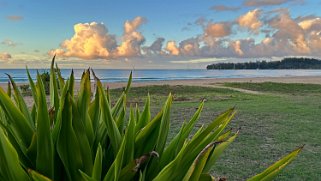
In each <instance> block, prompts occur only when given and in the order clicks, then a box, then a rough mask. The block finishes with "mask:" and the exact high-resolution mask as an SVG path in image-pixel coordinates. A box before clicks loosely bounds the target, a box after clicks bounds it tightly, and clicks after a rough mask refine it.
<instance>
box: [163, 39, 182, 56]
mask: <svg viewBox="0 0 321 181" xmlns="http://www.w3.org/2000/svg"><path fill="white" fill-rule="evenodd" d="M165 50H167V51H168V52H169V54H170V55H179V53H180V52H179V48H178V47H177V45H176V42H175V41H168V42H167V44H166V48H165Z"/></svg>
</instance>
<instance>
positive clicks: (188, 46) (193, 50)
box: [179, 37, 200, 56]
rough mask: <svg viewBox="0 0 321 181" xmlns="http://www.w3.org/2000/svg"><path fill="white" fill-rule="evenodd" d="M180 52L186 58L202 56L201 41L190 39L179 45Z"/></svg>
mask: <svg viewBox="0 0 321 181" xmlns="http://www.w3.org/2000/svg"><path fill="white" fill-rule="evenodd" d="M179 49H180V52H181V53H182V54H183V55H185V56H198V55H200V40H199V38H198V37H197V38H189V39H186V40H184V41H181V42H180V43H179Z"/></svg>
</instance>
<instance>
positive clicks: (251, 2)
mask: <svg viewBox="0 0 321 181" xmlns="http://www.w3.org/2000/svg"><path fill="white" fill-rule="evenodd" d="M289 1H290V0H245V1H244V2H243V4H244V5H245V6H275V5H281V4H284V3H287V2H289Z"/></svg>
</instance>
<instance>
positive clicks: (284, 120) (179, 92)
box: [111, 83, 321, 181]
mask: <svg viewBox="0 0 321 181" xmlns="http://www.w3.org/2000/svg"><path fill="white" fill-rule="evenodd" d="M224 86H226V87H236V88H242V89H247V90H255V91H259V92H262V93H263V94H261V95H252V94H246V93H241V92H237V91H232V90H229V89H220V88H207V87H193V86H167V85H164V86H149V87H141V88H132V89H131V91H130V92H131V93H130V95H129V98H128V102H129V104H132V105H133V106H134V105H135V104H136V103H137V104H138V105H139V106H140V107H142V106H143V104H144V100H145V97H146V95H147V93H148V92H149V93H150V94H151V105H152V112H153V113H154V114H155V113H156V112H157V111H159V110H160V108H161V106H162V103H163V102H164V101H165V98H166V96H167V95H168V93H169V92H172V94H174V105H173V106H172V113H171V117H172V120H171V121H172V122H171V131H172V132H177V130H178V129H179V127H180V125H181V124H182V122H183V121H184V120H188V119H189V118H190V117H191V115H192V114H193V113H194V111H195V110H196V108H197V106H198V104H199V102H200V101H201V100H203V99H205V100H206V103H205V108H204V110H203V113H202V115H201V118H200V121H199V124H198V125H197V126H201V125H202V124H206V123H207V122H208V121H210V120H211V119H213V118H215V117H216V115H218V114H219V113H220V112H222V111H224V110H226V109H228V108H230V107H233V106H236V108H237V110H238V114H237V116H236V118H235V119H234V120H233V122H232V124H231V125H230V128H232V129H233V130H234V131H236V130H237V129H239V128H240V135H239V137H238V138H237V139H236V140H235V142H234V143H233V144H232V145H231V146H230V147H229V148H228V149H227V151H226V152H225V153H224V154H223V156H222V157H221V159H220V160H219V162H218V163H217V164H216V166H215V167H214V168H213V170H212V173H213V174H214V175H215V176H220V177H227V178H228V179H229V180H244V179H245V178H248V177H250V176H253V175H255V174H256V173H259V172H261V171H263V170H264V169H265V168H266V167H268V166H269V165H270V164H272V163H273V162H275V161H276V160H278V159H279V158H280V157H281V156H283V155H285V154H287V153H289V152H290V151H291V150H293V149H295V148H296V147H298V146H301V145H303V144H305V148H304V150H303V152H302V153H301V154H300V155H299V157H298V158H297V159H296V160H294V162H293V163H292V164H291V165H290V166H288V167H287V168H286V169H285V170H284V171H283V172H282V173H281V175H280V176H279V177H278V180H291V181H293V180H320V177H321V170H320V168H321V141H320V138H321V85H308V84H281V83H227V84H224ZM118 92H120V91H119V90H112V91H111V94H112V96H113V97H114V96H117V95H116V94H118Z"/></svg>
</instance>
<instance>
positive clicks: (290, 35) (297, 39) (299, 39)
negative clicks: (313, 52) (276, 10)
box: [268, 12, 310, 54]
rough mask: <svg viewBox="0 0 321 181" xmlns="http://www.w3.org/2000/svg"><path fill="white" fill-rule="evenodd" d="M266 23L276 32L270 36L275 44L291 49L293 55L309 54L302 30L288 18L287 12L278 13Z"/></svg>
mask: <svg viewBox="0 0 321 181" xmlns="http://www.w3.org/2000/svg"><path fill="white" fill-rule="evenodd" d="M268 23H269V25H270V26H271V27H272V28H274V29H276V30H277V31H276V32H275V33H274V34H273V36H272V37H273V38H274V42H275V43H277V44H279V45H281V46H284V47H287V48H289V49H292V50H293V53H303V54H306V53H309V52H310V50H309V46H308V42H307V40H306V37H305V32H304V30H303V29H302V28H301V27H300V26H299V24H298V23H297V22H295V21H294V20H293V19H292V18H291V17H290V15H289V13H288V12H284V13H280V14H279V15H278V16H276V17H275V18H273V19H271V20H270V21H269V22H268ZM283 49H284V48H283ZM280 50H282V49H280Z"/></svg>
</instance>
